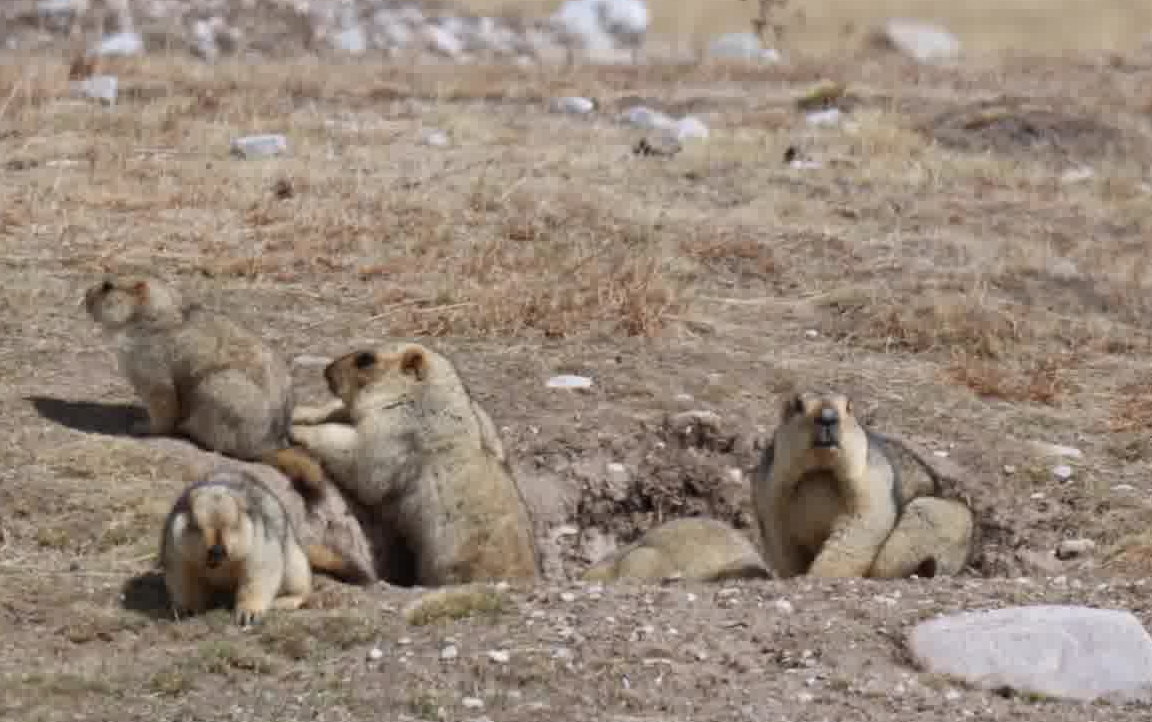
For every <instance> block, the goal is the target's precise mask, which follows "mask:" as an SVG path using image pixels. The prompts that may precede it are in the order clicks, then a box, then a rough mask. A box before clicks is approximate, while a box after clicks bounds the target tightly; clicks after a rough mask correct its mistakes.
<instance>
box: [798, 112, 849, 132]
mask: <svg viewBox="0 0 1152 722" xmlns="http://www.w3.org/2000/svg"><path fill="white" fill-rule="evenodd" d="M843 118H844V114H843V113H842V112H841V111H840V109H839V108H828V109H826V110H815V111H813V112H811V113H809V114H808V115H806V116H804V119H805V120H807V121H808V125H812V126H816V127H818V128H831V127H833V126H836V125H839V124H840V121H841V120H842V119H843Z"/></svg>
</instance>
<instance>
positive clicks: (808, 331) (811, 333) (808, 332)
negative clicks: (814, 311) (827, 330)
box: [804, 328, 820, 338]
mask: <svg viewBox="0 0 1152 722" xmlns="http://www.w3.org/2000/svg"><path fill="white" fill-rule="evenodd" d="M804 336H805V337H806V338H817V337H818V336H820V332H819V331H817V330H816V329H814V328H809V329H806V330H805V331H804Z"/></svg>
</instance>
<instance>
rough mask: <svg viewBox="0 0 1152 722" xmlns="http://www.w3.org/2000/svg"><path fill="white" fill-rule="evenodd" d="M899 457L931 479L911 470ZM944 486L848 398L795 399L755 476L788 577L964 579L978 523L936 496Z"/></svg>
mask: <svg viewBox="0 0 1152 722" xmlns="http://www.w3.org/2000/svg"><path fill="white" fill-rule="evenodd" d="M899 452H907V453H909V454H911V455H912V456H913V457H914V460H915V461H917V462H919V467H918V470H919V471H920V472H926V473H915V474H910V473H904V474H901V473H900V471H899V470H898V467H897V466H896V465H895V462H894V460H895V459H896V457H897V455H898V453H899ZM938 483H939V479H938V478H937V475H936V474H935V472H934V471H933V469H932V467H931V465H929V464H927V463H926V462H925V461H924V460H923V459H922V458H921V457H919V455H917V454H915V452H912V451H911V449H909V448H908V447H906V446H904V445H901V444H900V443H899V442H897V441H895V440H894V439H890V438H887V437H884V436H881V435H879V434H876V433H874V432H872V431H870V430H867V429H865V428H864V426H863V425H861V424H860V423H859V421H858V420H857V419H856V417H855V415H854V414H853V412H852V402H851V399H849V398H848V397H847V396H846V395H844V394H839V393H820V392H813V391H806V392H800V393H796V394H791V395H789V396H787V397H786V398H785V400H784V402H783V404H782V406H781V410H780V422H779V425H778V427H777V429H776V431H775V433H774V434H773V438H772V442H771V443H770V444H769V446H768V447H767V448H766V449H765V451H764V455H763V458H762V459H761V463H760V464H759V466H758V467H757V469H756V470H755V472H754V473H753V477H752V502H753V506H754V509H755V513H756V517H757V521H758V523H759V526H760V534H761V539H762V543H763V545H764V551H765V556H766V557H767V559H768V562H769V564H770V566H771V567H772V569H773V571H774V572H775V574H776V575H777V577H780V578H787V577H792V576H797V575H801V574H808V575H811V576H817V577H865V576H867V577H876V578H892V577H899V576H909V575H910V574H912V573H917V574H922V575H925V576H933V575H935V574H939V573H956V572H958V571H959V570H960V569H961V568H962V567H963V565H964V564H965V563H966V561H967V560H968V558H969V555H970V553H971V543H972V530H973V520H972V515H971V511H970V510H969V508H968V507H967V506H966V505H964V504H962V503H960V502H956V501H954V500H945V499H939V498H936V497H934V496H932V495H933V494H934V493H936V490H937V486H938ZM877 561H879V564H877V563H876V562H877Z"/></svg>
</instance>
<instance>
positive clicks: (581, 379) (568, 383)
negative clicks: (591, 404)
mask: <svg viewBox="0 0 1152 722" xmlns="http://www.w3.org/2000/svg"><path fill="white" fill-rule="evenodd" d="M546 386H547V387H548V388H550V389H588V388H592V379H590V378H588V377H587V376H573V375H572V374H561V375H559V376H553V377H552V378H550V379H548V382H547V384H546Z"/></svg>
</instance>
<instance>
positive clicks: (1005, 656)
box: [908, 605, 1152, 702]
mask: <svg viewBox="0 0 1152 722" xmlns="http://www.w3.org/2000/svg"><path fill="white" fill-rule="evenodd" d="M908 649H909V651H910V652H911V654H912V657H913V659H914V660H915V661H916V663H917V664H918V665H920V666H921V667H922V668H923V669H924V670H925V671H927V672H932V673H936V674H943V675H948V676H951V677H955V678H958V679H960V680H963V681H965V682H967V683H969V684H971V685H973V686H976V687H981V688H985V689H1001V688H1004V687H1007V688H1009V689H1012V690H1015V691H1017V692H1023V693H1029V694H1037V695H1044V696H1048V697H1061V698H1065V699H1073V700H1082V701H1092V700H1097V699H1102V700H1107V701H1114V702H1131V701H1152V637H1149V635H1148V632H1147V631H1145V629H1144V627H1143V626H1142V625H1141V624H1140V621H1139V620H1138V619H1136V617H1135V616H1133V615H1132V614H1131V613H1130V612H1122V611H1118V610H1110V609H1093V608H1090V607H1076V606H1061V605H1036V606H1027V607H1012V608H1009V609H998V610H994V611H980V612H966V613H964V614H958V615H954V616H949V617H941V618H939V619H932V620H929V621H926V622H922V623H920V624H919V625H917V626H916V627H915V628H913V629H912V632H911V633H910V634H909V636H908Z"/></svg>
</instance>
